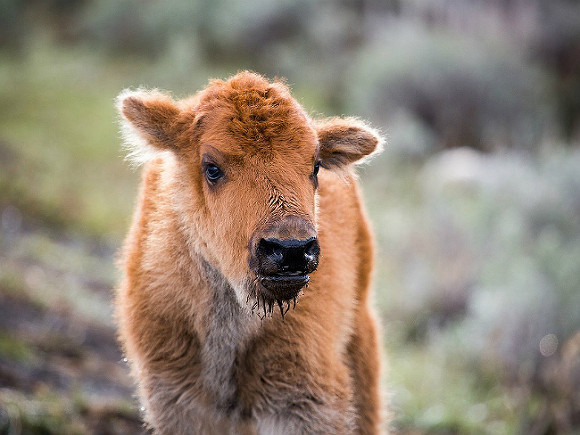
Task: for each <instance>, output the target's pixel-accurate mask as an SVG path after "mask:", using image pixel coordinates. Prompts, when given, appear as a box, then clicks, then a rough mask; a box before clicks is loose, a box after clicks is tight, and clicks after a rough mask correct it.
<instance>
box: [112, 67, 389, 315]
mask: <svg viewBox="0 0 580 435" xmlns="http://www.w3.org/2000/svg"><path fill="white" fill-rule="evenodd" d="M118 107H119V111H120V113H121V114H122V117H123V130H124V134H125V139H126V142H127V144H128V145H129V146H130V147H131V156H132V157H133V158H134V159H135V160H137V161H140V162H142V161H146V160H149V159H151V158H152V157H155V155H157V154H159V153H162V152H165V153H169V156H168V158H164V161H165V162H167V161H170V162H171V164H167V167H166V169H165V171H166V173H167V174H170V176H169V175H168V176H167V184H168V186H169V188H168V190H167V191H168V192H171V194H170V195H168V196H169V197H168V198H167V200H168V201H172V202H173V204H174V209H175V213H176V214H177V215H178V222H180V224H181V226H182V230H183V233H184V234H185V235H186V237H187V239H188V241H189V246H190V247H191V250H192V254H195V256H197V257H195V258H198V257H200V258H201V259H202V260H203V262H204V263H206V264H208V265H210V266H211V267H212V268H214V269H216V270H217V271H218V272H219V273H220V274H221V275H223V276H224V277H225V278H226V279H227V281H228V282H229V283H230V285H231V287H232V288H233V289H234V290H235V292H236V295H237V297H238V300H239V301H240V303H242V304H246V303H247V302H248V301H249V300H254V303H253V306H254V307H256V306H258V307H259V306H260V305H261V306H262V307H263V309H264V311H266V310H270V311H271V310H272V307H273V306H274V305H275V304H276V303H277V304H278V305H279V306H280V308H281V309H282V303H284V302H288V303H289V301H292V300H294V301H295V300H296V297H297V295H298V293H299V292H300V290H301V289H302V288H303V287H305V286H306V285H307V284H308V281H309V279H310V274H311V273H313V272H314V271H315V270H316V268H317V267H318V264H319V261H323V253H322V257H321V249H320V246H319V242H318V239H317V214H316V211H317V210H316V191H317V188H318V173H319V171H320V170H321V168H323V170H336V171H340V170H341V168H344V167H345V166H346V165H349V164H351V163H353V162H355V161H357V160H360V159H361V158H363V157H364V156H366V155H368V154H370V153H371V152H373V151H374V150H375V149H376V147H377V145H378V143H379V140H378V136H377V135H376V134H375V133H374V132H373V131H372V130H371V129H369V128H368V127H367V126H365V125H364V124H363V123H361V122H360V121H358V120H354V119H339V118H335V119H327V120H321V121H314V120H312V119H310V118H309V117H308V115H307V114H306V113H305V111H304V110H303V109H302V107H301V106H300V105H299V104H298V103H297V102H296V101H295V100H294V99H293V98H292V97H291V96H290V93H289V90H288V88H287V87H286V86H285V85H284V84H282V83H279V82H274V83H269V82H268V81H267V80H265V79H264V78H263V77H261V76H259V75H257V74H253V73H248V72H243V73H239V74H238V75H236V76H234V77H233V78H231V79H230V80H228V81H212V82H211V83H210V84H209V86H208V87H207V88H206V89H205V90H203V91H201V92H200V93H198V94H197V95H195V96H194V97H192V98H189V99H186V100H182V101H173V100H172V99H171V98H170V97H168V96H167V95H165V94H162V93H159V92H157V91H142V90H139V91H133V92H132V91H126V92H124V93H122V94H121V95H120V96H119V98H118Z"/></svg>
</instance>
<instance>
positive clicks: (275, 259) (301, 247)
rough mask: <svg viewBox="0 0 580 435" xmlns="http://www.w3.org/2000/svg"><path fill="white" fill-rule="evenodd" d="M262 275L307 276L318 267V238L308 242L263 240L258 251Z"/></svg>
mask: <svg viewBox="0 0 580 435" xmlns="http://www.w3.org/2000/svg"><path fill="white" fill-rule="evenodd" d="M256 254H257V257H258V261H259V270H260V273H261V274H262V275H306V274H309V273H311V272H313V271H314V270H315V269H316V267H317V266H318V256H319V255H320V246H319V245H318V240H317V239H316V237H311V238H309V239H306V240H297V239H286V240H280V239H274V238H269V239H261V240H260V242H259V243H258V247H257V251H256Z"/></svg>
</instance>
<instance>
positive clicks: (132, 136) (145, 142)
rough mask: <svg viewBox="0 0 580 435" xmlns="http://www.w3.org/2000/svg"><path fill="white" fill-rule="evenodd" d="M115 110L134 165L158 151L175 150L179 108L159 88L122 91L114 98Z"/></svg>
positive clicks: (129, 156) (148, 158)
mask: <svg viewBox="0 0 580 435" xmlns="http://www.w3.org/2000/svg"><path fill="white" fill-rule="evenodd" d="M117 110H118V112H119V114H120V115H121V127H122V133H123V139H124V141H125V147H126V148H127V149H128V151H129V154H128V158H129V159H130V160H132V161H134V162H135V163H137V164H140V163H144V162H145V161H147V160H150V159H151V158H152V157H153V156H154V155H155V154H156V153H157V152H158V151H162V150H175V149H177V144H176V141H175V139H176V136H177V131H176V127H177V124H178V116H179V113H180V110H179V107H178V106H177V105H176V103H175V102H174V101H173V100H172V99H171V98H170V97H169V96H167V95H165V94H163V93H161V92H159V91H155V90H153V91H146V90H143V89H139V90H137V91H131V90H128V89H126V90H124V91H123V92H121V93H120V94H119V96H118V97H117Z"/></svg>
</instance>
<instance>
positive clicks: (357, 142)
mask: <svg viewBox="0 0 580 435" xmlns="http://www.w3.org/2000/svg"><path fill="white" fill-rule="evenodd" d="M315 127H316V131H317V133H318V142H319V143H320V161H321V164H322V166H323V167H324V168H327V169H338V168H341V167H344V166H346V165H349V164H351V163H355V162H357V161H361V160H362V159H363V158H364V157H366V156H369V155H370V154H372V153H374V152H377V151H379V150H380V148H381V144H382V140H381V137H380V136H379V134H378V132H377V131H375V130H374V129H372V128H371V127H369V126H367V125H366V124H365V123H364V122H362V121H360V120H358V119H355V118H330V119H324V120H321V121H316V125H315Z"/></svg>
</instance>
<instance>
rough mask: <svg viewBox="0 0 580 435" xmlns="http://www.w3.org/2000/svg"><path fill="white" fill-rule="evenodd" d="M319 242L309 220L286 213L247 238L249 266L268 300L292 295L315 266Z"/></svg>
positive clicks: (306, 280)
mask: <svg viewBox="0 0 580 435" xmlns="http://www.w3.org/2000/svg"><path fill="white" fill-rule="evenodd" d="M319 257H320V245H319V243H318V239H317V237H316V230H315V229H314V226H313V225H312V223H310V222H309V221H308V220H306V219H304V218H301V217H298V216H286V217H284V218H283V219H280V220H278V221H275V222H273V223H271V224H269V225H266V226H265V227H263V228H261V229H259V230H257V231H256V232H255V233H254V235H253V236H252V239H251V240H250V268H251V270H252V271H253V272H254V274H255V275H256V278H257V281H258V282H259V283H260V284H261V285H260V289H259V290H260V294H261V296H262V297H264V298H265V299H267V300H270V301H272V300H278V301H280V300H290V299H293V298H295V297H296V296H297V295H298V293H299V292H300V289H302V288H303V287H304V286H306V284H308V281H309V280H310V276H309V275H310V274H311V273H312V272H314V271H315V270H316V268H317V267H318V260H319Z"/></svg>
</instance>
